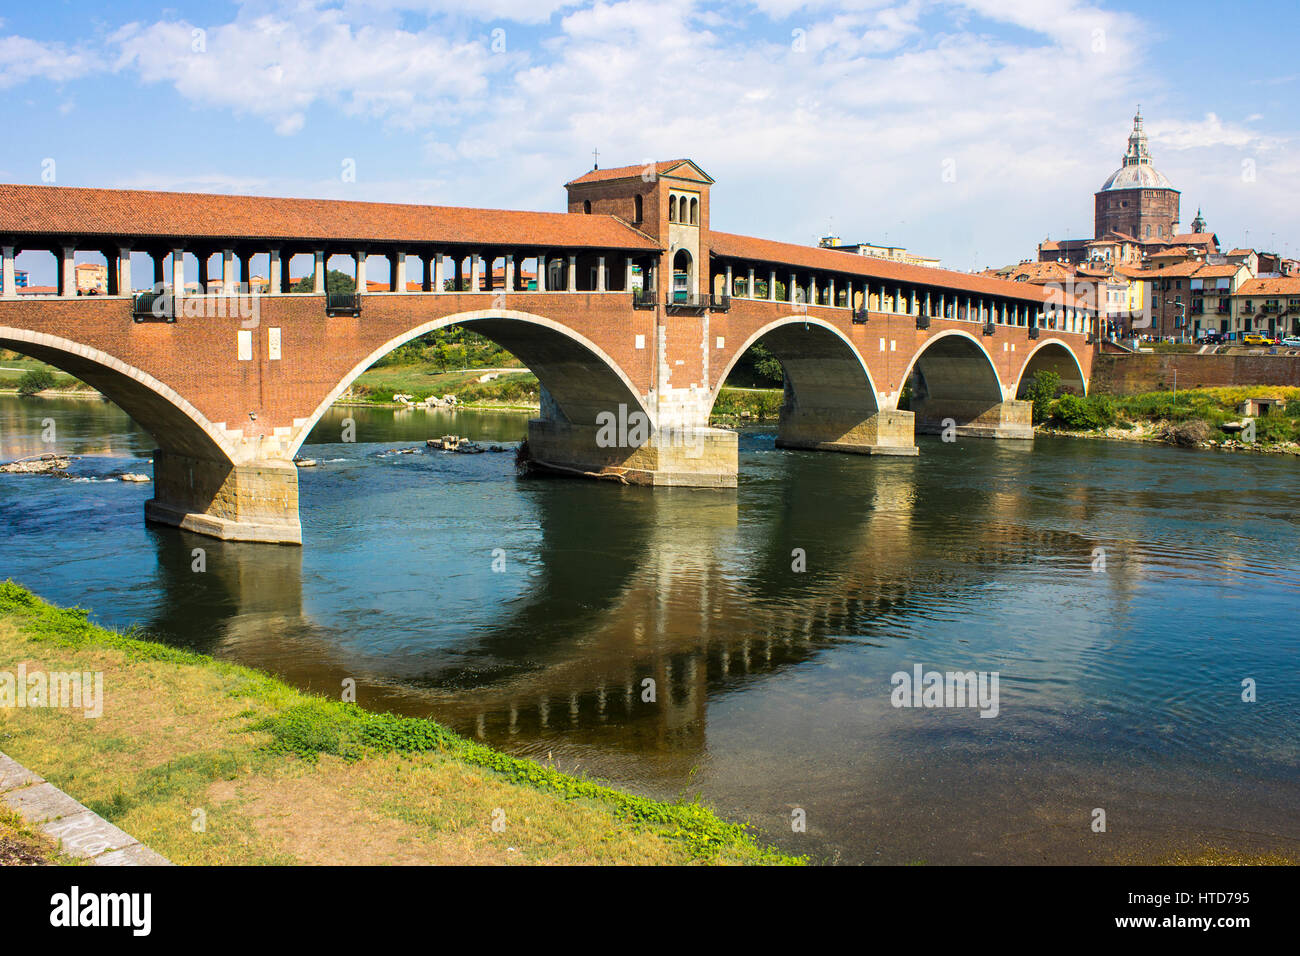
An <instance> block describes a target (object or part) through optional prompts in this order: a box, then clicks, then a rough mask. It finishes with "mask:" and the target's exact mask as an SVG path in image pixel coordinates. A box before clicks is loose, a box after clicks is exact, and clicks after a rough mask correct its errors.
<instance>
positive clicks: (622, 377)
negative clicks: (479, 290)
mask: <svg viewBox="0 0 1300 956" xmlns="http://www.w3.org/2000/svg"><path fill="white" fill-rule="evenodd" d="M452 325H463V326H465V327H467V328H470V329H471V330H472V331H474V332H476V333H478V334H480V335H482V336H484V337H485V338H488V339H491V340H492V341H493V342H496V343H497V344H498V345H500V346H502V347H503V348H505V349H507V350H508V351H509V352H510V353H511V354H513V355H515V356H517V357H518V358H519V359H520V361H522V362H523V363H524V365H525V366H526V367H527V368H528V369H529V370H530V371H531V372H532V373H533V374H534V375H536V376H537V380H538V381H539V382H541V384H542V386H543V387H544V388H545V389H546V391H547V392H548V393H549V395H550V396H551V399H552V400H553V404H554V409H552V410H551V411H552V412H556V411H558V413H559V415H560V416H562V419H563V420H564V421H566V422H568V423H570V424H574V425H581V426H589V425H595V424H596V423H597V416H598V415H599V414H600V413H602V412H615V413H617V411H618V407H619V406H620V405H625V406H627V411H628V413H629V414H630V413H632V412H634V411H639V412H641V413H642V414H644V415H645V416H646V417H647V419H649V421H650V423H651V425H652V426H653V425H654V424H655V412H654V409H653V408H651V407H649V406H647V405H646V403H645V401H644V399H643V397H642V395H641V393H640V391H639V390H638V389H637V387H636V386H635V385H634V384H633V383H632V381H631V379H630V378H628V376H627V373H626V372H625V371H624V370H623V369H622V368H621V367H620V366H619V364H618V363H617V362H616V361H615V360H614V359H613V358H612V357H611V356H610V355H609V354H608V353H607V352H605V351H604V350H603V349H602V348H600V346H598V345H596V343H594V342H592V341H591V340H590V339H588V338H587V337H586V336H584V335H581V334H580V333H578V332H575V331H574V330H573V329H572V328H570V327H568V326H567V325H564V324H563V323H560V322H556V321H554V320H552V319H548V318H546V317H544V316H540V315H535V314H533V313H531V312H522V311H517V310H513V309H477V310H473V311H469V312H458V313H455V314H454V315H447V316H440V317H438V318H436V319H430V320H429V321H427V322H422V323H420V324H418V325H415V326H412V327H411V328H409V329H407V330H405V331H403V332H402V333H401V334H399V335H395V336H393V337H392V338H390V339H388V340H387V341H386V342H384V343H383V344H382V345H380V346H378V347H377V348H375V349H374V350H373V351H371V352H370V353H369V354H368V355H367V356H366V357H365V358H363V359H362V360H361V361H359V362H358V363H357V364H356V365H354V366H353V367H352V368H351V370H349V371H348V373H347V374H346V375H344V376H343V378H342V379H341V380H340V381H339V382H338V384H337V385H335V387H334V388H333V389H332V390H331V391H330V392H329V394H328V395H326V396H325V398H324V400H323V401H321V403H320V404H319V405H317V407H316V409H315V410H314V411H313V412H312V414H311V415H310V416H309V417H308V418H307V419H306V420H305V421H304V422H303V423H301V424H298V423H295V429H294V434H293V438H292V440H291V442H290V446H289V454H290V455H292V454H294V453H296V452H297V450H298V449H299V448H300V447H302V443H303V442H304V441H306V439H307V436H308V435H309V434H310V433H311V430H312V428H313V427H314V426H315V424H316V423H317V422H318V421H320V419H321V416H322V415H324V414H325V412H326V411H327V410H328V409H329V407H330V406H331V405H333V404H334V402H335V401H336V400H337V399H338V398H339V396H341V395H342V394H343V393H344V392H345V391H347V389H348V387H349V386H350V385H351V384H352V383H353V382H354V381H356V379H357V378H358V376H360V375H361V373H362V372H364V371H366V369H368V368H370V367H371V366H372V365H374V364H375V362H377V361H379V359H381V358H383V357H384V356H385V355H387V354H388V353H389V352H391V351H393V349H395V348H397V347H399V346H401V345H404V344H405V343H407V342H409V341H411V340H412V339H416V338H419V337H420V336H421V335H427V334H428V333H430V332H435V331H437V330H438V329H442V328H446V327H448V326H452ZM547 413H548V409H547V408H543V409H542V414H543V416H544V417H545V416H546V415H547Z"/></svg>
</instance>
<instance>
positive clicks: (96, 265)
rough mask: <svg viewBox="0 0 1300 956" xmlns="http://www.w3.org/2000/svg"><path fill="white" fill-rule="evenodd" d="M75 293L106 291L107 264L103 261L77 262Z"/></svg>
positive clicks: (104, 292)
mask: <svg viewBox="0 0 1300 956" xmlns="http://www.w3.org/2000/svg"><path fill="white" fill-rule="evenodd" d="M76 276H77V295H104V294H106V293H107V292H108V265H107V264H106V263H103V262H78V263H77V270H76Z"/></svg>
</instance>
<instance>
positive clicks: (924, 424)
mask: <svg viewBox="0 0 1300 956" xmlns="http://www.w3.org/2000/svg"><path fill="white" fill-rule="evenodd" d="M902 381H904V382H908V383H909V384H910V386H911V392H912V394H911V411H912V412H913V414H914V415H915V416H916V431H917V432H918V433H920V434H942V433H944V431H945V428H947V427H948V426H949V425H953V426H955V427H956V430H957V434H959V435H966V436H970V437H981V438H983V437H988V438H1031V437H1033V427H1032V425H1031V424H1030V422H1029V418H1028V413H1027V412H1025V414H1024V415H1023V416H1021V415H1020V410H1019V409H1018V408H1017V407H1016V406H1015V403H1007V402H1005V401H1004V390H1003V388H1002V380H1001V379H1000V378H999V377H998V370H997V366H996V365H994V364H993V357H992V356H991V355H989V353H988V350H987V349H986V348H985V347H984V345H983V344H982V343H981V342H980V341H979V340H978V339H976V338H975V337H974V336H973V335H971V334H970V333H969V332H964V331H961V330H958V329H950V330H947V331H944V332H940V333H938V334H937V335H934V336H932V337H931V338H929V339H927V340H926V342H925V343H924V344H923V345H922V346H921V347H920V348H919V349H918V350H917V353H916V355H914V356H913V357H912V362H911V364H910V365H909V367H908V370H907V374H906V375H904V376H903V379H902ZM1007 415H1011V419H1010V420H1008V419H1007V417H1006V416H1007ZM1022 417H1023V419H1024V420H1023V421H1021V420H1020V419H1021V418H1022Z"/></svg>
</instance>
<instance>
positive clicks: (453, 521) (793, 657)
mask: <svg viewBox="0 0 1300 956" xmlns="http://www.w3.org/2000/svg"><path fill="white" fill-rule="evenodd" d="M349 416H351V417H352V418H354V419H355V422H356V442H354V443H342V442H341V441H340V440H339V439H340V435H341V433H342V422H343V419H344V418H346V417H349ZM526 422H527V416H526V415H520V414H515V413H507V412H502V413H491V412H473V411H462V412H456V413H447V412H433V411H430V412H424V411H419V410H416V411H401V410H389V409H335V410H333V411H332V412H331V413H330V414H329V415H327V416H326V417H325V419H323V420H322V422H321V423H320V424H319V425H318V427H317V428H316V430H315V431H314V433H313V435H312V437H311V439H310V440H309V445H308V447H306V448H304V451H303V454H305V455H310V456H311V457H312V458H314V459H316V460H317V461H318V462H319V464H318V465H317V467H315V468H309V469H303V470H302V471H301V473H300V474H301V480H300V494H301V517H302V525H303V547H302V548H288V547H278V546H270V545H239V544H227V543H222V542H219V541H215V540H211V539H206V538H201V537H196V536H193V535H190V534H188V533H184V532H180V531H177V530H174V529H168V528H157V527H150V526H146V525H145V524H144V521H143V518H142V507H143V504H144V501H145V500H146V499H147V498H149V497H150V496H151V494H152V490H151V486H150V485H147V484H146V485H138V484H128V483H122V482H118V481H112V480H104V476H107V475H109V474H111V473H113V472H120V471H141V472H145V473H148V472H149V470H150V469H149V465H148V458H149V455H150V449H151V448H152V443H151V441H150V440H149V438H148V436H147V435H146V434H144V433H143V432H141V431H140V430H139V429H138V428H136V426H135V425H134V424H133V423H132V422H131V421H130V420H129V419H128V418H127V417H126V416H125V415H124V414H123V413H121V412H120V411H119V410H118V409H116V408H115V407H114V406H112V405H109V404H107V403H103V402H98V401H86V400H76V399H18V398H14V397H0V459H2V460H9V459H12V458H15V457H19V456H21V455H28V454H36V453H39V452H43V451H49V450H58V451H60V452H62V453H66V454H74V455H79V456H84V457H81V458H79V459H78V460H77V461H75V462H74V463H73V465H72V468H71V471H72V473H73V475H74V478H73V479H72V480H67V479H57V478H53V477H48V476H30V475H0V528H3V542H0V577H12V578H13V579H15V580H17V581H19V582H20V583H22V584H24V585H26V586H27V587H30V588H31V589H33V590H34V591H36V592H38V593H39V594H41V595H42V596H43V597H45V598H47V599H49V600H51V601H54V602H56V603H59V604H68V605H80V606H82V607H86V608H89V609H90V610H91V612H92V616H93V617H94V619H95V620H97V621H99V622H101V623H103V624H105V625H108V626H111V627H126V626H128V625H133V624H136V625H140V626H142V627H143V628H144V629H145V630H146V631H148V632H149V633H151V634H152V635H153V636H155V637H156V638H158V639H160V640H164V641H167V642H169V643H172V644H176V645H180V646H184V647H188V648H193V649H197V650H200V651H203V652H205V653H209V654H212V655H214V656H216V657H219V658H225V659H230V660H235V661H239V662H242V663H246V664H249V665H252V666H255V667H259V668H263V669H266V670H269V671H272V672H274V673H276V674H278V675H280V676H282V677H284V678H285V679H287V680H288V681H290V682H292V683H294V684H295V685H298V686H301V687H304V688H310V689H312V690H317V691H322V692H325V693H330V694H337V693H339V689H340V687H341V684H342V681H343V680H344V679H345V678H354V679H355V680H356V681H357V688H358V700H359V702H360V703H361V704H362V705H363V706H367V707H373V708H377V709H385V710H393V711H397V712H401V713H408V714H418V715H427V716H431V717H433V718H436V719H438V720H440V721H442V722H444V723H446V724H448V725H450V726H451V727H453V728H455V729H456V730H458V731H460V732H462V733H464V734H467V735H470V736H474V737H477V738H479V739H482V740H485V741H487V742H489V743H491V744H493V745H494V746H497V747H499V748H502V749H505V750H508V751H511V752H513V753H517V754H523V755H527V756H531V757H534V758H536V759H539V760H542V761H549V762H553V763H554V764H555V765H557V766H559V767H560V768H561V769H564V770H574V769H576V770H577V772H578V773H581V774H589V775H592V776H595V777H599V778H602V779H606V780H609V781H611V782H612V783H614V784H615V785H617V786H620V787H624V788H627V789H630V790H634V791H636V792H640V793H645V794H649V795H653V796H658V797H678V796H685V797H687V798H693V797H696V796H698V797H699V798H700V799H702V800H703V801H705V802H707V803H709V804H710V805H712V806H714V807H716V808H717V809H718V810H719V811H720V812H721V813H722V814H724V815H725V816H728V817H730V818H733V819H737V820H749V821H750V822H752V823H753V824H754V825H755V826H757V827H758V828H759V829H760V830H761V831H762V834H763V836H764V837H765V838H766V839H767V840H769V841H771V842H773V843H776V844H777V845H779V846H781V847H782V848H784V849H787V850H791V851H793V852H799V853H806V854H809V855H810V856H811V858H812V859H814V860H815V861H818V862H834V863H855V864H856V863H894V864H896V863H922V862H923V863H932V864H947V863H1038V862H1044V863H1068V862H1141V861H1148V860H1158V859H1165V858H1168V857H1169V856H1170V855H1171V854H1195V853H1197V852H1199V851H1201V850H1202V849H1207V848H1210V849H1215V848H1219V849H1231V850H1237V851H1242V852H1247V853H1265V852H1274V851H1279V852H1283V853H1286V854H1290V855H1294V854H1296V852H1297V848H1298V847H1300V813H1298V812H1297V811H1298V810H1300V666H1298V664H1297V662H1298V661H1300V654H1298V653H1297V652H1300V638H1298V637H1297V619H1298V615H1297V610H1298V609H1300V554H1298V553H1297V547H1296V545H1297V524H1298V521H1300V519H1298V517H1297V516H1298V515H1300V472H1298V471H1297V463H1296V461H1295V460H1294V459H1291V458H1289V457H1281V456H1249V455H1231V454H1222V453H1211V452H1204V451H1197V450H1184V449H1178V448H1173V447H1166V446H1154V445H1139V444H1130V443H1119V442H1103V441H1085V440H1078V439H1039V440H1037V441H1035V442H1033V443H1026V442H997V441H981V440H975V439H971V440H961V441H958V442H956V443H951V444H945V443H942V442H940V441H938V440H929V439H922V442H921V454H920V456H919V457H917V458H886V459H880V458H868V457H857V456H847V455H834V454H819V453H808V452H793V451H784V450H778V449H777V448H775V445H774V440H773V434H772V432H771V431H770V430H769V431H762V430H757V431H753V432H748V433H745V434H743V435H742V437H741V443H740V487H739V488H738V489H736V490H731V491H717V490H698V489H659V490H648V489H641V488H630V487H623V486H620V485H617V484H614V483H606V482H591V481H582V480H567V479H526V480H521V479H519V478H517V477H516V475H515V471H514V461H513V455H510V454H482V455H457V454H451V453H445V452H434V451H432V450H426V449H425V448H424V447H423V444H424V439H425V438H427V437H431V436H438V435H441V434H444V433H448V432H454V433H457V434H462V435H468V436H470V437H472V438H476V439H489V440H495V441H515V440H517V439H519V438H521V437H522V436H523V434H524V433H525V430H526ZM51 424H52V425H53V434H52V436H51V434H50V431H49V426H50V425H51ZM45 437H53V438H54V439H55V440H54V442H53V443H49V442H46V441H43V438H45ZM411 447H416V448H417V451H416V453H414V454H400V453H397V450H398V449H401V448H411ZM194 548H203V549H204V551H205V557H206V571H204V572H202V573H196V572H195V571H193V570H192V566H193V559H192V551H193V549H194ZM916 665H921V667H922V668H923V669H924V670H925V671H930V670H938V671H942V672H949V671H954V672H967V671H975V672H979V673H984V674H988V675H992V674H994V673H996V675H997V677H998V685H997V688H998V694H997V713H996V716H995V717H991V718H990V717H983V716H981V710H980V709H979V708H977V707H970V706H966V707H960V706H957V707H937V708H936V707H915V706H913V707H896V706H894V703H895V701H894V700H892V699H891V694H892V691H893V689H894V679H893V678H894V675H895V674H896V673H899V672H905V673H908V674H911V673H913V670H914V668H915V666H916ZM990 679H991V677H990ZM648 681H650V682H652V683H648ZM1243 682H1247V684H1246V685H1243ZM1252 682H1253V686H1254V688H1255V696H1256V699H1255V700H1253V701H1249V700H1243V695H1244V696H1247V697H1249V696H1250V695H1249V694H1247V693H1245V691H1244V690H1243V686H1247V687H1248V686H1250V684H1251V683H1252ZM989 686H991V685H989ZM651 691H653V694H651ZM651 696H653V700H651V699H648V698H649V697H651ZM909 701H910V698H909ZM108 705H110V706H111V697H110V699H109V700H108ZM990 710H991V709H990V708H988V707H986V708H984V712H986V713H987V712H990ZM1099 810H1100V811H1104V822H1105V829H1104V830H1102V829H1100V828H1099V825H1098V821H1099V820H1101V817H1100V816H1099V814H1098V813H1097V811H1099Z"/></svg>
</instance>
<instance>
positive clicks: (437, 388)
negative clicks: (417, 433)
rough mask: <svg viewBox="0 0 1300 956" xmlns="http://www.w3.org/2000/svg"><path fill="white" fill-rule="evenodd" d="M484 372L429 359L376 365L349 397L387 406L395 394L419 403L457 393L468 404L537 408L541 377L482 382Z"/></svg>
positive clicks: (520, 374) (506, 376) (505, 376)
mask: <svg viewBox="0 0 1300 956" xmlns="http://www.w3.org/2000/svg"><path fill="white" fill-rule="evenodd" d="M483 374H484V369H468V370H464V371H458V372H440V371H437V367H436V366H434V365H430V364H428V363H426V362H415V363H410V364H405V365H382V366H375V367H373V368H370V369H367V370H366V371H365V372H362V373H361V375H360V376H359V377H358V378H357V380H356V381H355V382H353V383H352V387H351V388H350V389H349V391H348V396H347V398H348V400H349V401H356V402H362V403H367V404H380V405H384V404H390V403H391V402H392V401H393V396H394V395H410V396H412V401H417V402H419V401H423V400H424V399H426V398H428V397H429V396H430V395H436V396H438V397H442V396H443V395H455V396H456V398H457V399H458V400H459V401H460V402H461V404H465V405H512V406H516V407H526V408H536V407H537V404H538V401H539V397H540V394H541V393H540V390H539V386H538V382H537V376H535V375H533V374H532V373H531V372H528V371H526V370H520V371H517V372H505V373H502V374H501V376H500V377H499V378H496V379H493V380H492V381H490V382H480V381H479V377H480V376H481V375H483Z"/></svg>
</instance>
